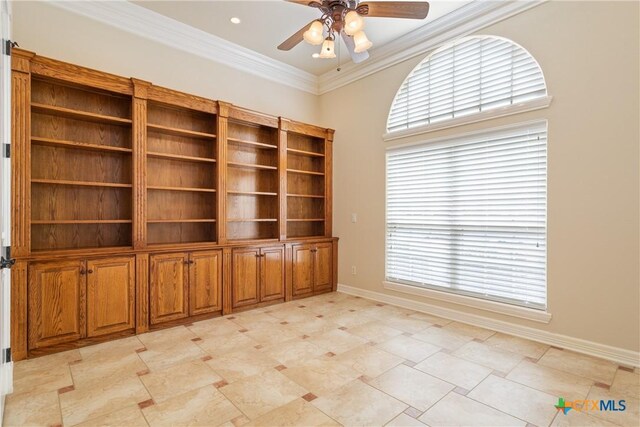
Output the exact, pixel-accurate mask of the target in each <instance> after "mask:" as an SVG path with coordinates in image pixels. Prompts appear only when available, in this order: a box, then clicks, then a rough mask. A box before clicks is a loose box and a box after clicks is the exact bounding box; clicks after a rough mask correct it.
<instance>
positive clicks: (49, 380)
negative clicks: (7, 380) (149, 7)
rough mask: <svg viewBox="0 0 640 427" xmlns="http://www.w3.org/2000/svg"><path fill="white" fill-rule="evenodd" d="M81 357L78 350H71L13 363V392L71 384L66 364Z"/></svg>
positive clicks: (33, 390) (47, 389)
mask: <svg viewBox="0 0 640 427" xmlns="http://www.w3.org/2000/svg"><path fill="white" fill-rule="evenodd" d="M81 358H82V356H81V355H80V352H79V351H78V350H71V351H65V352H63V353H56V354H50V355H48V356H42V357H37V358H35V359H27V360H21V361H19V362H16V363H14V365H13V393H14V394H22V393H29V394H34V393H44V392H47V391H55V390H58V389H60V388H63V387H66V386H70V385H72V384H73V380H72V378H71V371H70V370H69V365H68V364H69V362H73V361H76V360H80V359H81Z"/></svg>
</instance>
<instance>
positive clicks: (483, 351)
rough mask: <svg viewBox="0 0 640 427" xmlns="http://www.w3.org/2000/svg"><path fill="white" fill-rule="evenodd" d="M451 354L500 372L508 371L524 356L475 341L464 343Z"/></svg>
mask: <svg viewBox="0 0 640 427" xmlns="http://www.w3.org/2000/svg"><path fill="white" fill-rule="evenodd" d="M453 355H454V356H456V357H460V358H462V359H465V360H469V361H471V362H475V363H478V364H480V365H483V366H487V367H489V368H491V369H495V370H497V371H501V372H509V371H510V370H512V369H513V368H515V367H516V365H517V364H518V363H520V361H521V360H522V359H523V358H524V356H522V355H520V354H516V353H511V352H510V351H506V350H501V349H499V348H496V347H491V346H488V345H486V344H483V343H478V342H475V341H472V342H468V343H466V344H465V345H463V346H462V347H460V348H459V349H457V350H456V351H454V352H453Z"/></svg>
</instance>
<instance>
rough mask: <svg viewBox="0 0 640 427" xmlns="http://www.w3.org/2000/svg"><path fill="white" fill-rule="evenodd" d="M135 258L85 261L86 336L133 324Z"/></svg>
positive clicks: (114, 330)
mask: <svg viewBox="0 0 640 427" xmlns="http://www.w3.org/2000/svg"><path fill="white" fill-rule="evenodd" d="M135 280H136V277H135V258H134V257H121V258H105V259H93V260H89V261H87V336H88V337H96V336H100V335H106V334H112V333H115V332H122V331H126V330H133V329H134V328H135V299H136V296H135Z"/></svg>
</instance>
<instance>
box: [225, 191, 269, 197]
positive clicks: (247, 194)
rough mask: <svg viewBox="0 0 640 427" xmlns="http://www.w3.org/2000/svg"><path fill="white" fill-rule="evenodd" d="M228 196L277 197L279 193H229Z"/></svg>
mask: <svg viewBox="0 0 640 427" xmlns="http://www.w3.org/2000/svg"><path fill="white" fill-rule="evenodd" d="M227 194H231V195H238V196H277V195H278V193H268V192H264V191H227Z"/></svg>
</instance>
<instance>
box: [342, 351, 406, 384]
mask: <svg viewBox="0 0 640 427" xmlns="http://www.w3.org/2000/svg"><path fill="white" fill-rule="evenodd" d="M333 359H334V360H335V361H336V363H342V364H344V365H346V366H349V367H351V368H353V369H355V370H356V371H358V372H360V373H362V374H364V375H366V376H368V377H377V376H378V375H380V374H382V373H383V372H386V371H388V370H389V369H391V368H393V367H394V366H397V365H399V364H401V363H402V362H404V359H403V358H401V357H398V356H395V355H393V354H391V353H387V352H386V351H382V350H379V349H377V348H376V347H372V346H370V345H369V344H364V345H361V346H360V347H356V348H354V349H353V350H349V351H346V352H344V353H341V354H339V355H337V356H335V357H334V358H333Z"/></svg>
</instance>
